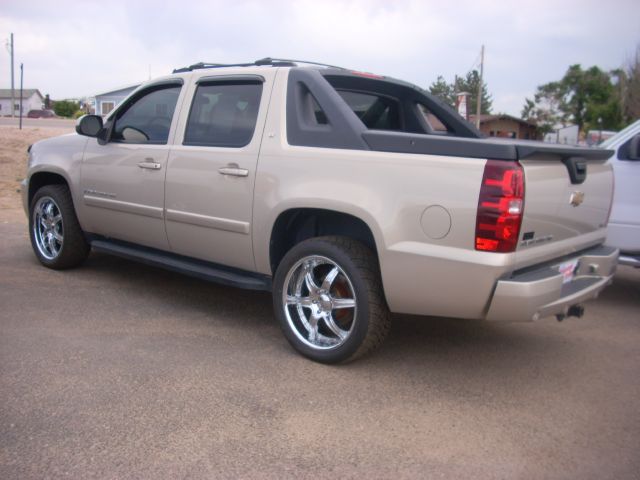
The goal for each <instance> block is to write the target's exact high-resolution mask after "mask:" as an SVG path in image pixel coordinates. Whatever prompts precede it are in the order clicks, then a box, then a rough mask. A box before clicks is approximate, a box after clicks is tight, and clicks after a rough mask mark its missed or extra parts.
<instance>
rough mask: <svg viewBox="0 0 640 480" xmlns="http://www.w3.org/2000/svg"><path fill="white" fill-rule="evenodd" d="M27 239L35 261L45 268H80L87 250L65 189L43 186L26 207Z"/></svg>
mask: <svg viewBox="0 0 640 480" xmlns="http://www.w3.org/2000/svg"><path fill="white" fill-rule="evenodd" d="M29 237H30V238H31V246H32V247H33V251H34V253H35V254H36V257H37V258H38V260H39V261H40V263H42V265H44V266H45V267H48V268H53V269H55V270H62V269H66V268H73V267H76V266H78V265H80V264H81V263H82V262H83V261H84V260H85V259H86V258H87V255H88V254H89V250H90V248H91V247H90V246H89V244H88V243H87V240H86V239H85V237H84V233H83V232H82V229H81V228H80V223H79V222H78V218H77V217H76V212H75V210H74V208H73V200H72V199H71V193H70V192H69V188H68V187H67V186H66V185H45V186H44V187H42V188H40V189H39V190H38V191H37V192H36V193H35V195H34V196H33V199H32V200H31V204H30V206H29Z"/></svg>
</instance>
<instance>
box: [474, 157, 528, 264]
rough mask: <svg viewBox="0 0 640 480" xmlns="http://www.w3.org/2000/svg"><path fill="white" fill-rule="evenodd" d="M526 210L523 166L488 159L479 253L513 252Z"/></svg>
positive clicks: (478, 231)
mask: <svg viewBox="0 0 640 480" xmlns="http://www.w3.org/2000/svg"><path fill="white" fill-rule="evenodd" d="M523 210H524V171H523V170H522V165H520V164H519V163H517V162H515V163H514V162H506V161H500V160H488V161H487V163H486V165H485V167H484V175H483V176H482V186H481V187H480V197H479V198H478V213H477V217H476V250H483V251H488V252H502V253H505V252H513V251H514V250H515V249H516V246H517V245H518V237H519V236H520V224H521V223H522V213H523Z"/></svg>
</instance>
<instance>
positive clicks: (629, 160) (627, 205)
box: [600, 120, 640, 267]
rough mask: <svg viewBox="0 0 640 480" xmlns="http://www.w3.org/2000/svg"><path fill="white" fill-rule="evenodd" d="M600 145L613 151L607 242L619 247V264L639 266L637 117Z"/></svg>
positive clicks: (639, 129)
mask: <svg viewBox="0 0 640 480" xmlns="http://www.w3.org/2000/svg"><path fill="white" fill-rule="evenodd" d="M600 146H601V147H603V148H606V149H610V150H614V151H615V153H614V154H613V155H612V156H611V158H610V162H611V164H612V166H613V172H614V176H615V190H614V195H613V207H612V210H611V216H610V219H609V226H608V229H607V245H610V246H613V247H616V248H619V249H620V258H619V262H620V264H622V265H631V266H633V267H640V120H636V121H635V122H634V123H632V124H631V125H629V126H628V127H627V128H625V129H624V130H622V131H621V132H619V133H617V134H616V135H614V136H613V137H611V138H609V139H608V140H606V141H605V142H603V143H602V144H601V145H600Z"/></svg>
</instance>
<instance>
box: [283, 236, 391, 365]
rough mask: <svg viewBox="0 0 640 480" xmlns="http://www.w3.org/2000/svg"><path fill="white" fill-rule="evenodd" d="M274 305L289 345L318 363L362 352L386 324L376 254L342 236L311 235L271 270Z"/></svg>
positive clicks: (375, 343)
mask: <svg viewBox="0 0 640 480" xmlns="http://www.w3.org/2000/svg"><path fill="white" fill-rule="evenodd" d="M273 304H274V310H275V315H276V317H277V319H278V321H279V323H280V326H281V328H282V330H283V332H284V334H285V337H286V338H287V340H288V341H289V343H290V344H291V345H292V346H293V347H294V348H295V349H296V350H297V351H298V352H300V353H301V354H302V355H304V356H306V357H307V358H310V359H312V360H315V361H317V362H322V363H339V362H345V361H349V360H353V359H355V358H357V357H360V356H362V355H364V354H366V353H367V352H369V351H371V350H373V349H375V348H377V347H378V346H379V345H380V344H381V343H382V341H383V340H384V338H385V337H386V335H387V333H388V331H389V329H390V326H391V314H390V312H389V309H388V307H387V305H386V302H385V300H384V294H383V291H382V282H381V280H380V271H379V267H378V262H377V258H376V256H375V255H374V254H373V252H371V250H369V249H368V248H367V247H366V246H365V245H363V244H362V243H360V242H358V241H355V240H353V239H350V238H346V237H318V238H312V239H309V240H305V241H303V242H301V243H299V244H298V245H296V246H295V247H293V248H292V249H291V250H290V251H289V252H288V253H287V254H286V255H285V257H284V258H283V259H282V261H281V262H280V265H279V266H278V269H277V271H276V275H275V278H274V289H273Z"/></svg>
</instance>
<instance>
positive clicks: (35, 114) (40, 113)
mask: <svg viewBox="0 0 640 480" xmlns="http://www.w3.org/2000/svg"><path fill="white" fill-rule="evenodd" d="M27 117H28V118H56V117H57V115H56V114H55V113H53V110H29V112H28V113H27Z"/></svg>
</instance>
